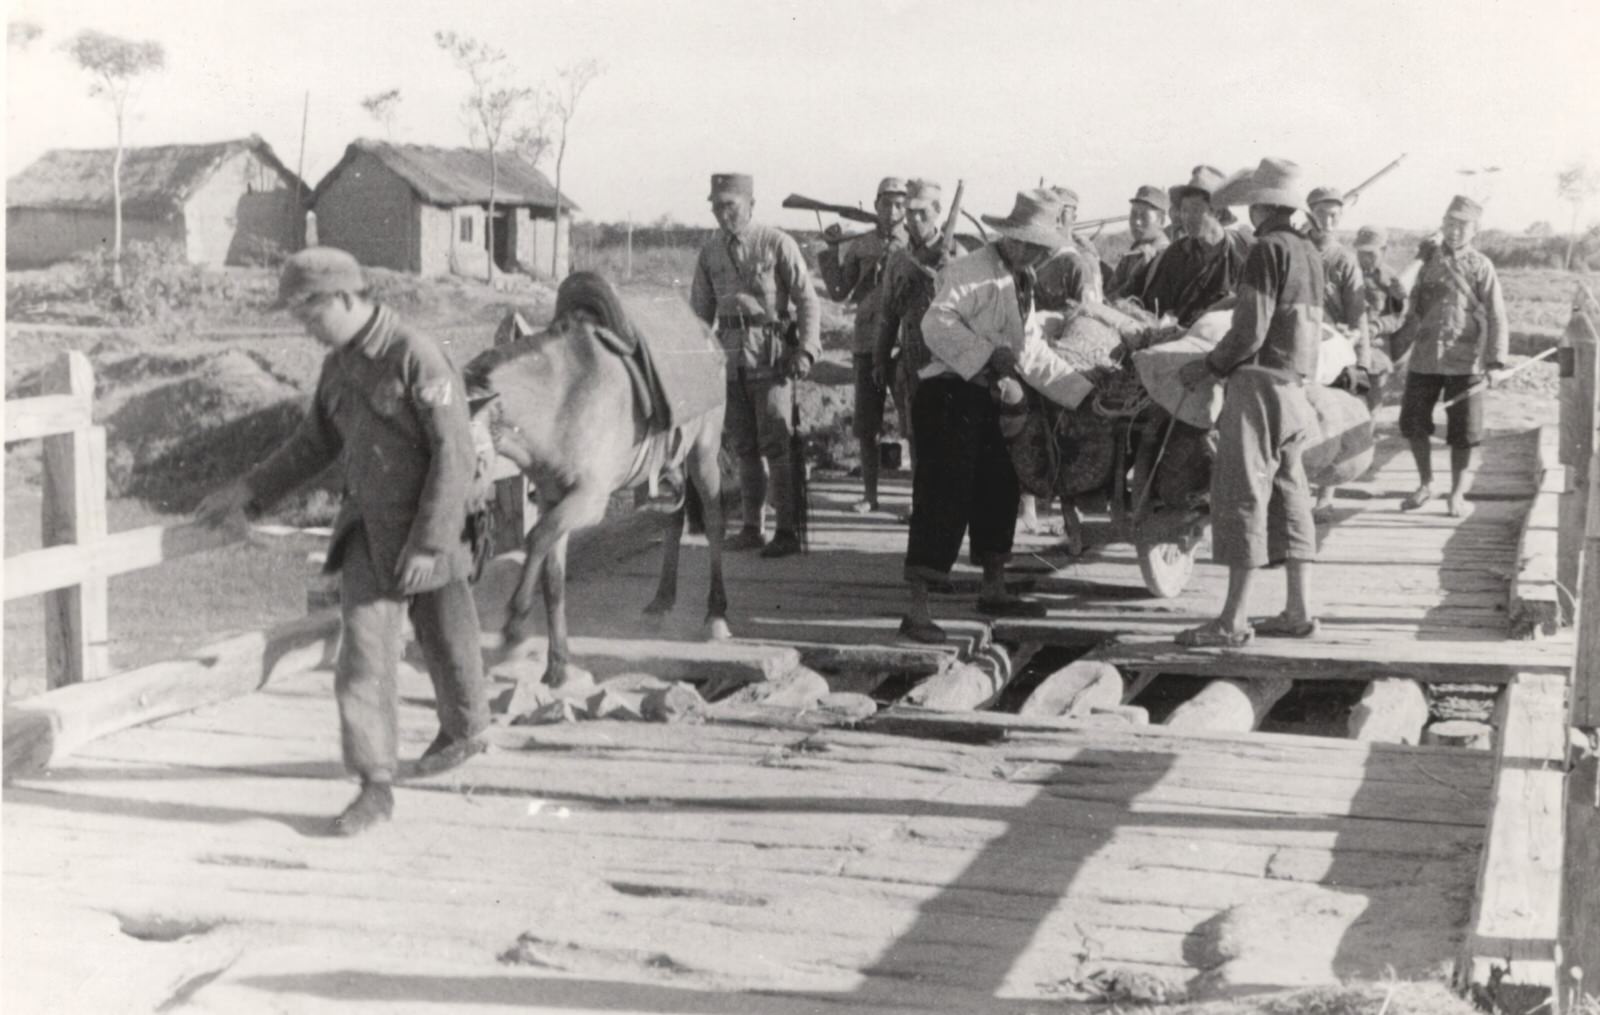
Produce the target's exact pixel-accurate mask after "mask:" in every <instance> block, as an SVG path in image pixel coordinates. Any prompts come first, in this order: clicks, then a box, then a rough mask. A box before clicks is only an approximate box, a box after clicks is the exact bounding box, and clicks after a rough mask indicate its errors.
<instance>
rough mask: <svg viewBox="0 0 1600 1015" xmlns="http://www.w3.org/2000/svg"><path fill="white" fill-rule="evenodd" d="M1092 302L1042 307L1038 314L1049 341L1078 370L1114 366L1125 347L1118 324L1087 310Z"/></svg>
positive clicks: (1038, 319)
mask: <svg viewBox="0 0 1600 1015" xmlns="http://www.w3.org/2000/svg"><path fill="white" fill-rule="evenodd" d="M1092 306H1095V304H1092V303H1085V304H1081V305H1079V306H1077V307H1074V308H1073V309H1070V310H1064V311H1058V310H1041V311H1039V312H1038V313H1036V314H1034V320H1035V322H1037V323H1038V325H1039V330H1040V331H1041V332H1042V337H1043V338H1044V340H1045V344H1046V345H1048V346H1049V347H1050V348H1051V349H1052V350H1054V351H1055V353H1056V355H1058V356H1060V357H1061V358H1062V359H1064V360H1066V361H1067V364H1068V365H1069V366H1071V367H1072V369H1074V370H1080V371H1081V370H1090V369H1093V368H1094V367H1098V366H1112V365H1114V364H1115V363H1116V352H1117V350H1118V349H1120V348H1121V347H1122V338H1121V336H1120V335H1119V334H1118V333H1117V329H1116V328H1115V327H1113V326H1112V325H1110V324H1107V323H1106V322H1105V321H1103V320H1101V319H1100V318H1098V317H1097V316H1095V315H1094V314H1091V313H1086V312H1085V310H1086V309H1087V308H1088V307H1092Z"/></svg>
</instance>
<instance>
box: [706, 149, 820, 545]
mask: <svg viewBox="0 0 1600 1015" xmlns="http://www.w3.org/2000/svg"><path fill="white" fill-rule="evenodd" d="M708 200H710V202H711V211H712V214H713V215H714V216H716V219H717V224H718V225H719V226H720V227H721V228H720V229H719V230H718V231H717V233H716V235H714V236H712V237H711V239H709V240H707V241H706V243H705V246H703V247H701V248H700V257H699V260H698V261H697V262H696V264H695V271H694V282H693V284H692V285H691V286H690V289H689V305H690V306H691V307H693V308H694V312H695V313H696V314H697V315H699V317H700V319H701V320H703V321H705V322H706V323H707V324H708V325H710V326H711V327H712V329H713V330H714V331H715V332H716V334H717V338H718V340H719V341H720V342H721V343H722V350H723V352H724V353H726V354H727V385H728V403H727V404H728V409H727V418H726V424H725V425H726V427H727V431H726V432H727V436H728V439H729V442H730V443H731V445H732V447H733V452H734V454H735V455H736V456H737V458H738V460H739V490H740V495H741V498H742V502H743V511H744V528H743V529H741V530H740V532H739V534H738V535H737V536H735V537H734V538H733V539H731V540H729V541H728V542H727V543H725V544H724V545H725V546H730V547H732V548H733V549H735V550H752V549H757V548H760V549H761V555H762V556H763V557H786V556H788V555H790V554H793V553H799V552H800V535H799V531H798V520H799V502H798V496H799V491H798V490H796V489H795V484H794V476H793V473H792V472H791V471H790V462H789V438H790V436H791V426H790V421H789V420H790V409H791V406H792V405H793V399H794V390H793V385H794V382H795V381H796V380H799V379H802V378H804V377H805V376H806V375H807V374H809V373H810V372H811V365H812V364H813V363H815V362H816V360H817V357H819V356H821V355H822V338H821V321H820V318H819V316H818V306H817V295H816V293H815V292H814V291H813V290H812V288H811V272H810V269H808V268H807V267H806V261H805V257H804V256H803V255H802V254H801V253H800V245H799V244H798V243H796V242H795V241H794V238H793V237H791V236H789V235H788V234H787V233H784V232H780V231H779V230H777V229H773V228H770V227H768V226H763V225H757V224H756V223H754V222H752V221H751V219H750V213H751V209H752V208H753V207H754V205H755V182H754V181H753V180H752V179H751V178H750V177H749V176H747V175H745V174H743V173H718V174H716V175H715V176H713V177H711V194H710V196H709V198H708ZM791 312H792V314H793V316H792V317H791ZM791 322H793V323H794V330H795V332H796V333H797V337H796V338H795V340H794V341H793V342H792V343H791V342H790V341H789V340H788V337H787V336H788V334H789V332H790V330H791V329H790V325H791ZM769 486H770V489H771V492H772V501H773V507H774V508H775V509H776V511H777V516H778V524H777V530H776V531H775V532H774V533H773V537H772V541H771V542H770V543H769V542H767V541H766V539H765V538H764V536H763V535H762V518H763V509H764V507H765V505H766V500H767V491H768V489H769Z"/></svg>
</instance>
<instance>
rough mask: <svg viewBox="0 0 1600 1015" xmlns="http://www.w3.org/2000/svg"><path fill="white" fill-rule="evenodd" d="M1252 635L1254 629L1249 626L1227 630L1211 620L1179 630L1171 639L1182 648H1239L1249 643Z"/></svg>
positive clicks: (1253, 634)
mask: <svg viewBox="0 0 1600 1015" xmlns="http://www.w3.org/2000/svg"><path fill="white" fill-rule="evenodd" d="M1254 637H1255V631H1254V630H1253V629H1251V628H1248V627H1247V628H1245V629H1244V630H1243V631H1229V630H1227V629H1226V628H1224V627H1222V626H1220V625H1219V624H1218V623H1217V622H1216V621H1215V620H1213V621H1209V622H1208V623H1204V624H1201V625H1200V626H1199V627H1191V628H1189V629H1188V630H1187V631H1179V632H1178V634H1177V637H1175V638H1173V639H1172V640H1173V641H1175V642H1177V643H1178V644H1179V645H1182V646H1183V647H1184V648H1241V647H1243V646H1245V645H1248V644H1250V639H1251V638H1254Z"/></svg>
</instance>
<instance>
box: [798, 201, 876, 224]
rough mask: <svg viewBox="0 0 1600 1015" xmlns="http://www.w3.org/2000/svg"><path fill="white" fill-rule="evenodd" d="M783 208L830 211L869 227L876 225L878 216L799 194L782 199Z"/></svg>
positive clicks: (859, 209)
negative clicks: (869, 225)
mask: <svg viewBox="0 0 1600 1015" xmlns="http://www.w3.org/2000/svg"><path fill="white" fill-rule="evenodd" d="M783 207H785V208H798V209H800V210H801V211H815V212H824V211H831V212H833V213H834V214H835V215H837V216H839V217H840V218H842V219H848V220H849V221H851V222H866V223H869V224H871V225H877V224H878V216H877V215H876V214H874V213H873V212H870V211H865V210H863V209H861V208H852V207H850V206H849V205H847V204H828V203H827V202H826V201H818V200H816V199H814V198H809V197H805V196H803V195H800V194H790V195H789V196H788V197H786V198H784V199H783Z"/></svg>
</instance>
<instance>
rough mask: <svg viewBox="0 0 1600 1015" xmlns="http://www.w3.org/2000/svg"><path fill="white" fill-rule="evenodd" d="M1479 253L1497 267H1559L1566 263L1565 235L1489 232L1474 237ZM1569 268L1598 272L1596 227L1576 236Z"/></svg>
mask: <svg viewBox="0 0 1600 1015" xmlns="http://www.w3.org/2000/svg"><path fill="white" fill-rule="evenodd" d="M1476 243H1477V247H1478V249H1479V250H1481V251H1483V252H1484V253H1485V254H1486V255H1488V257H1489V260H1491V261H1493V262H1494V265H1495V267H1497V268H1562V267H1565V266H1566V261H1567V237H1565V236H1548V235H1546V236H1538V235H1532V236H1517V235H1514V234H1512V233H1506V232H1502V231H1500V230H1498V229H1490V230H1488V231H1486V232H1484V233H1482V234H1480V235H1479V236H1478V239H1477V241H1476ZM1572 267H1573V268H1574V269H1576V270H1578V271H1594V270H1597V269H1600V227H1597V228H1594V229H1590V230H1589V231H1588V233H1586V234H1584V235H1583V236H1580V237H1579V238H1578V242H1577V243H1576V244H1574V246H1573V248H1572Z"/></svg>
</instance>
